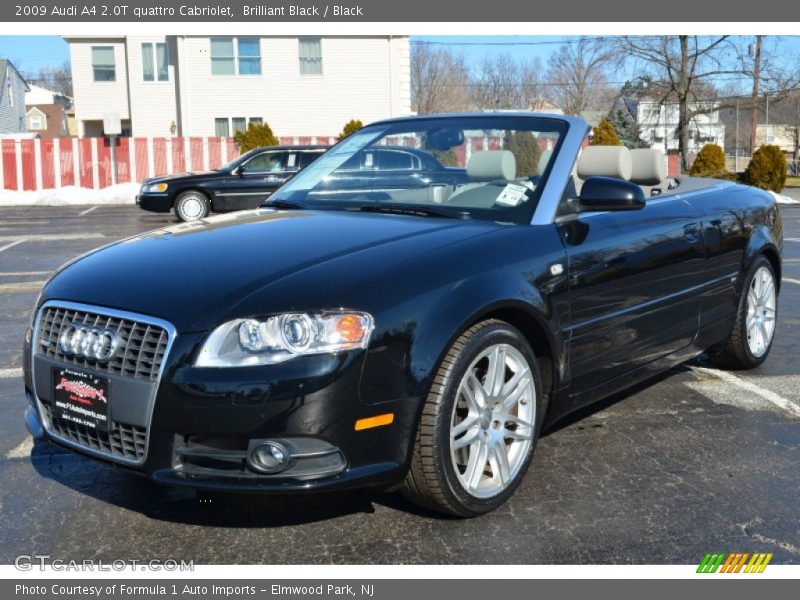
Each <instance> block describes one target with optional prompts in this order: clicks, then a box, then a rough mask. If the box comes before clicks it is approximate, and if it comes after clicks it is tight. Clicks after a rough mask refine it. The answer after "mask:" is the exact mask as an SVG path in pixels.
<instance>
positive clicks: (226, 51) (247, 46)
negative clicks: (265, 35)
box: [211, 38, 261, 75]
mask: <svg viewBox="0 0 800 600" xmlns="http://www.w3.org/2000/svg"><path fill="white" fill-rule="evenodd" d="M237 73H238V74H239V75H261V44H260V43H259V40H258V38H211V74H212V75H235V74H237Z"/></svg>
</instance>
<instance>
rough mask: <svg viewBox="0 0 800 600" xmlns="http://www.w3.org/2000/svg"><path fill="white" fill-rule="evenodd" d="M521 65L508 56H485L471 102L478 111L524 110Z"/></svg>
mask: <svg viewBox="0 0 800 600" xmlns="http://www.w3.org/2000/svg"><path fill="white" fill-rule="evenodd" d="M520 71H521V65H520V63H519V62H517V61H516V60H514V59H513V58H512V57H511V55H510V54H507V53H505V54H497V55H495V56H486V57H485V58H484V59H483V61H481V64H480V66H479V67H478V72H477V73H476V75H475V81H474V84H473V87H474V95H473V100H474V103H475V105H476V106H477V107H478V108H479V109H483V110H487V109H489V110H491V109H526V108H528V107H527V106H525V98H524V94H523V92H522V90H523V88H522V86H521V76H520Z"/></svg>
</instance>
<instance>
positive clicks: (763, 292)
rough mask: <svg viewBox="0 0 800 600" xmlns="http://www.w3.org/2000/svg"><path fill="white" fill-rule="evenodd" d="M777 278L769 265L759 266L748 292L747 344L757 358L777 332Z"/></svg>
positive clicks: (761, 354)
mask: <svg viewBox="0 0 800 600" xmlns="http://www.w3.org/2000/svg"><path fill="white" fill-rule="evenodd" d="M775 304H776V294H775V279H774V278H773V276H772V272H771V271H770V270H769V269H768V268H767V267H764V266H762V267H759V268H758V270H757V271H756V272H755V274H754V275H753V279H752V281H751V282H750V289H749V290H748V292H747V319H746V321H745V328H746V330H747V345H748V347H749V348H750V352H751V353H752V354H753V356H755V357H756V358H760V357H761V356H763V355H764V354H765V353H766V351H767V350H768V349H769V346H770V343H771V342H772V336H773V335H774V334H775Z"/></svg>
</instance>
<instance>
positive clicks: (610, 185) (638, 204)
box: [578, 177, 646, 212]
mask: <svg viewBox="0 0 800 600" xmlns="http://www.w3.org/2000/svg"><path fill="white" fill-rule="evenodd" d="M645 202H646V200H645V195H644V190H642V188H640V187H639V186H638V185H636V184H635V183H631V182H630V181H625V180H624V179H615V178H613V177H589V178H588V179H587V180H586V181H584V182H583V186H582V187H581V193H580V196H579V197H578V210H579V212H591V211H596V210H639V209H642V208H644V206H645Z"/></svg>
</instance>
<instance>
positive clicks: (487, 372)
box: [402, 320, 544, 517]
mask: <svg viewBox="0 0 800 600" xmlns="http://www.w3.org/2000/svg"><path fill="white" fill-rule="evenodd" d="M540 381H541V380H540V377H539V370H538V367H537V364H536V359H535V356H534V354H533V351H532V350H531V348H530V345H529V344H528V342H527V341H526V340H525V338H524V337H523V336H522V334H520V332H519V331H517V330H516V329H514V328H513V327H511V326H510V325H508V324H506V323H504V322H501V321H496V320H489V321H484V322H482V323H479V324H477V325H475V326H474V327H472V328H470V329H469V330H467V331H466V332H465V333H464V334H463V335H461V336H460V337H459V338H458V340H457V341H456V342H455V343H454V344H453V346H452V348H450V351H449V352H448V353H447V355H446V357H445V358H444V360H443V361H442V364H441V365H440V367H439V369H438V371H437V374H436V377H435V380H434V383H433V386H432V388H431V391H430V393H429V394H428V398H427V400H426V402H425V406H424V408H423V412H422V417H421V420H420V425H419V429H418V431H417V436H416V440H415V444H414V449H413V453H412V459H411V467H410V469H409V472H408V474H407V476H406V479H405V481H404V483H403V486H402V491H403V493H404V495H405V496H406V497H408V498H409V499H410V500H412V501H413V502H415V503H417V504H419V505H421V506H424V507H426V508H430V509H433V510H436V511H439V512H445V513H449V514H453V515H457V516H460V517H473V516H477V515H480V514H483V513H486V512H489V511H491V510H494V509H495V508H497V507H498V506H500V505H501V504H503V503H504V502H505V501H506V500H507V499H508V498H509V497H510V496H511V495H512V494H513V493H514V490H516V488H517V487H518V486H519V484H520V482H521V481H522V478H523V477H524V476H525V472H526V471H527V469H528V465H529V464H530V461H531V458H532V456H533V450H534V447H535V445H536V440H537V438H538V435H539V427H540V422H541V416H542V414H543V410H544V403H543V402H542V401H541V390H540Z"/></svg>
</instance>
